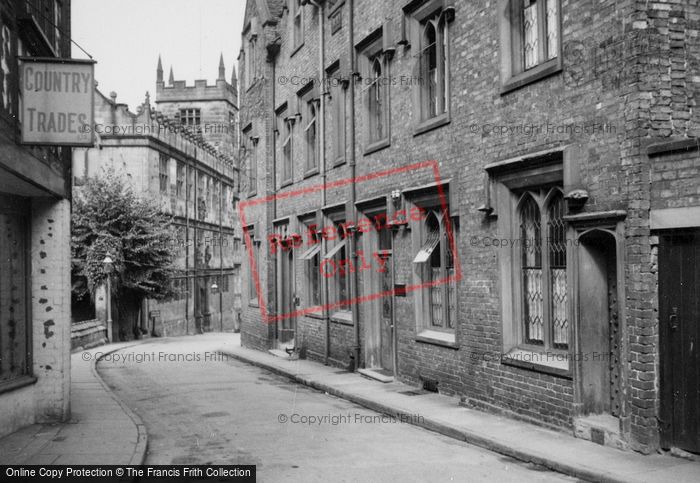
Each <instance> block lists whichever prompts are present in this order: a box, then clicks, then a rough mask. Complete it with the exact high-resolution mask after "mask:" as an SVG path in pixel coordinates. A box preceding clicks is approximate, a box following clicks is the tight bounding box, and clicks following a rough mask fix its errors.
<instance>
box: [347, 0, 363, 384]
mask: <svg viewBox="0 0 700 483" xmlns="http://www.w3.org/2000/svg"><path fill="white" fill-rule="evenodd" d="M354 4H355V2H354V1H353V0H348V37H349V42H348V51H349V54H350V55H349V59H350V70H351V71H353V70H354V66H355V47H354V45H355V32H354V28H355V22H354V20H353V19H354V13H355V8H354ZM349 117H350V159H349V162H348V164H349V165H350V176H351V179H352V183H351V184H350V187H351V189H350V204H351V207H350V210H351V212H352V216H353V218H352V219H353V220H354V223H357V206H356V205H355V202H356V199H357V186H356V183H355V177H356V176H357V174H356V164H355V76H354V75H353V73H352V72H351V73H350V116H349ZM353 231H354V230H353ZM350 253H351V256H352V263H353V266H355V267H356V266H357V239H356V238H355V236H354V235H353V236H352V237H350ZM358 288H359V287H358V279H357V271H355V270H353V271H351V272H350V299H351V300H356V299H357V296H358V293H359V291H358ZM350 309H351V310H352V321H353V328H354V329H355V345H354V346H353V348H352V352H353V357H354V358H355V370H356V371H357V370H358V369H359V367H360V310H359V307H358V304H357V303H353V304H351V306H350Z"/></svg>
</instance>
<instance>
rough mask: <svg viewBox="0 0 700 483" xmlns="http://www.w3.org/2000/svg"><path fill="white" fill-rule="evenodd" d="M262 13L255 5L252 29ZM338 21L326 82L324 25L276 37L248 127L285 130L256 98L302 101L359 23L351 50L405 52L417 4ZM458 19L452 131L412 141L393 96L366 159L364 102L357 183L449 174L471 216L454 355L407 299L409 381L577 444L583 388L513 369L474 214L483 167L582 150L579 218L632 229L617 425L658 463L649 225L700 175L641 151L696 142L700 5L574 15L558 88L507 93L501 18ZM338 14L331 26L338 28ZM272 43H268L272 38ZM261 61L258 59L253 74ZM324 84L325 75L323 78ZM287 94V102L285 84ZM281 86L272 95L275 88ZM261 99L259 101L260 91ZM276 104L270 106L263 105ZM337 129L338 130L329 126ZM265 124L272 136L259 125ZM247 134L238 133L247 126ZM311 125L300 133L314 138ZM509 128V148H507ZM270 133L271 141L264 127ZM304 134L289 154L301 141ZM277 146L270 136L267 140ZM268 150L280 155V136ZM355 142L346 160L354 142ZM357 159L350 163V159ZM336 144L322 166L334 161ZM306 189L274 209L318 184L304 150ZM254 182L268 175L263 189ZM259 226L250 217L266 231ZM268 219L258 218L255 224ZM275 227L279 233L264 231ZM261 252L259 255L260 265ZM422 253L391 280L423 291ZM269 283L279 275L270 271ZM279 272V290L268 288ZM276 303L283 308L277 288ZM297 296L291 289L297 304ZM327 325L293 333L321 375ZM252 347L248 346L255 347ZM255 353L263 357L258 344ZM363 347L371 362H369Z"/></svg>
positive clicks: (394, 68)
mask: <svg viewBox="0 0 700 483" xmlns="http://www.w3.org/2000/svg"><path fill="white" fill-rule="evenodd" d="M254 3H255V2H248V5H249V7H248V10H249V11H248V13H247V18H248V16H249V15H252V9H253V8H254V7H253V5H254ZM353 3H354V10H353V12H350V11H349V8H350V2H345V3H344V5H343V6H342V7H340V8H341V15H342V16H343V23H342V28H341V29H340V30H339V31H338V32H337V33H335V34H333V33H331V29H330V27H329V25H328V24H327V26H326V36H325V39H324V40H325V50H324V57H325V61H324V65H323V66H319V65H318V50H317V49H318V38H317V36H318V15H319V13H318V11H317V9H315V8H313V7H311V6H307V7H305V8H304V15H305V42H304V45H303V46H302V47H301V48H300V49H298V50H296V51H294V50H293V49H292V47H291V46H290V45H289V39H290V29H291V22H290V21H289V19H288V18H287V17H288V14H287V13H285V14H284V15H283V16H282V17H281V18H279V19H275V20H276V21H277V22H278V23H277V24H276V30H275V31H274V32H275V35H277V34H278V35H280V36H281V48H280V54H279V57H277V59H276V63H275V69H276V70H275V73H274V74H275V75H274V77H272V76H271V69H272V67H271V65H270V64H267V65H266V66H265V69H267V70H265V72H266V73H267V75H268V77H267V80H268V82H267V83H266V84H265V87H262V86H260V87H253V89H251V92H255V96H257V97H255V98H254V100H253V96H252V95H251V96H250V97H248V98H245V99H246V100H247V101H249V102H248V103H246V101H243V102H242V105H241V107H242V110H241V113H242V116H243V117H246V116H249V117H253V116H254V114H253V113H260V112H263V113H265V115H264V117H263V119H265V121H264V122H266V123H267V126H268V127H269V126H270V123H272V122H274V119H273V117H272V114H271V107H270V106H269V105H267V106H265V108H263V109H262V110H260V108H261V107H262V106H263V105H264V103H265V101H264V100H263V99H262V98H261V96H265V95H269V96H270V98H272V87H274V91H275V96H274V100H272V101H271V102H272V104H273V107H278V106H280V105H281V104H282V103H283V102H284V101H285V100H287V99H290V98H292V97H293V95H294V93H295V92H296V90H297V89H298V88H300V86H293V85H290V83H291V79H295V78H296V79H303V78H309V77H311V78H313V77H318V75H319V71H321V70H323V69H325V68H327V67H328V66H329V65H331V63H332V62H334V61H335V60H336V59H339V58H341V57H342V55H344V53H346V52H347V51H348V42H349V40H348V37H349V33H348V31H347V28H348V18H349V16H350V15H352V16H353V21H354V25H355V29H354V30H355V31H354V32H353V34H354V38H353V43H354V45H357V44H358V43H359V42H361V41H362V40H363V39H364V38H365V37H367V36H368V35H369V34H370V33H372V32H374V31H376V30H377V29H378V28H380V27H382V26H383V25H384V21H385V19H387V18H389V19H391V20H392V24H391V25H392V27H391V29H392V30H391V33H392V36H393V39H394V40H395V41H396V40H398V35H399V25H400V19H401V15H402V10H401V9H402V8H403V7H404V6H405V5H406V3H407V2H402V1H387V2H376V1H371V0H356V1H355V2H353ZM454 4H455V14H456V15H455V21H454V22H452V23H451V24H450V26H449V36H450V44H449V45H450V47H449V48H450V52H449V61H450V87H451V96H450V114H451V115H450V122H449V123H448V124H445V125H443V126H440V127H438V128H436V129H433V130H430V131H427V132H423V133H418V132H416V129H415V117H414V107H415V102H414V89H415V87H414V86H413V85H410V83H408V84H405V83H402V82H400V81H397V84H396V85H392V86H391V88H390V89H389V98H390V99H389V104H390V109H391V115H390V123H391V144H390V146H388V147H386V148H385V149H382V150H379V151H376V152H374V153H371V154H365V147H366V146H367V139H366V135H365V133H364V126H365V125H366V123H367V119H366V114H365V109H364V105H365V98H364V96H365V95H366V93H365V91H364V90H363V85H362V84H361V81H359V83H358V85H357V86H356V88H355V90H354V92H352V93H350V94H349V95H354V102H355V105H356V116H355V122H356V126H357V129H356V137H357V142H356V145H355V146H353V147H352V149H354V150H355V152H354V156H355V158H356V160H357V165H356V169H357V175H359V176H361V175H365V174H371V173H376V172H379V171H381V170H385V169H389V168H394V167H400V166H406V165H408V164H410V163H414V162H419V161H425V160H437V161H438V163H439V166H440V175H441V177H442V179H444V180H447V179H449V180H450V190H451V191H452V193H451V199H452V200H453V202H454V204H453V206H451V207H450V209H451V211H452V212H453V213H458V215H459V234H458V237H457V239H456V243H457V249H458V255H459V259H460V261H461V264H462V267H463V272H464V276H463V279H462V280H461V281H460V282H459V283H458V300H457V304H458V314H459V316H458V321H457V327H456V329H455V340H456V346H457V348H452V347H445V346H444V345H439V344H427V343H425V342H422V341H418V340H417V337H416V336H417V333H418V331H419V330H420V328H421V327H422V326H423V322H424V321H422V320H417V316H416V311H415V307H414V303H415V300H414V297H412V296H410V295H409V296H408V297H405V298H403V297H396V298H395V300H394V302H395V304H394V306H395V319H396V321H397V326H396V330H397V337H398V355H399V357H398V359H399V370H398V372H399V378H400V379H402V380H404V381H407V382H409V383H413V384H420V379H421V377H428V378H433V379H437V380H438V381H439V388H440V391H441V392H444V393H446V394H457V395H460V396H463V399H464V401H465V402H467V403H469V404H473V405H475V406H478V407H483V408H491V409H493V410H496V409H498V410H504V411H507V412H511V413H513V414H517V415H518V416H519V417H523V418H526V419H529V420H531V421H536V422H540V423H542V424H547V425H550V426H553V427H559V428H563V429H567V430H568V429H570V428H571V427H572V422H573V419H574V417H575V415H576V410H577V409H576V405H577V403H576V396H575V384H574V382H573V381H572V380H571V378H569V377H561V376H555V375H551V374H545V373H542V372H537V371H533V370H525V369H522V368H518V367H513V366H509V365H505V364H503V363H501V360H500V354H501V353H502V352H503V337H504V334H503V330H504V329H503V317H504V314H502V303H501V295H500V290H501V289H500V287H501V282H502V281H501V280H500V278H499V258H500V257H503V256H505V254H504V252H503V250H504V249H502V248H494V247H485V246H483V245H482V244H479V243H476V244H474V243H473V240H483V239H485V238H487V239H492V238H499V237H500V236H501V235H502V234H501V233H499V231H498V227H497V222H496V219H495V218H488V217H486V216H484V215H483V214H482V213H481V212H479V211H477V207H479V206H481V205H482V204H484V203H485V202H486V201H487V200H486V199H485V195H484V180H485V171H484V169H485V167H486V166H487V165H489V164H491V163H494V162H498V161H503V160H506V159H512V158H515V157H517V156H521V155H525V154H532V153H538V152H542V151H545V150H563V149H564V148H565V147H566V146H569V145H572V144H580V145H582V146H583V155H582V158H581V159H580V160H579V163H578V165H577V167H578V170H579V171H580V177H581V179H580V184H581V185H582V186H584V187H585V188H586V190H587V192H588V195H589V199H588V202H587V203H586V205H585V207H584V208H583V209H582V210H581V211H580V213H595V212H606V211H611V210H623V211H626V217H625V221H624V228H623V235H622V236H623V238H624V259H625V263H626V264H625V271H624V280H621V281H620V283H622V284H623V285H624V287H625V290H626V300H625V301H624V303H625V304H626V314H627V315H626V320H624V321H623V323H624V324H625V328H626V331H625V333H626V334H627V339H626V340H624V341H623V346H624V347H626V348H627V349H626V350H628V357H627V358H624V359H623V360H625V361H628V362H625V363H624V364H625V367H624V369H625V373H626V374H628V378H627V380H625V381H624V382H623V386H624V391H623V392H624V395H623V398H624V399H625V404H626V406H625V407H627V408H628V410H627V411H628V412H627V413H626V415H625V418H624V420H625V422H624V424H623V426H624V428H623V432H625V434H624V437H625V438H627V439H629V442H630V445H631V447H632V448H634V449H637V450H639V451H643V452H649V451H651V450H653V449H654V448H655V447H656V446H657V445H658V431H657V422H656V419H655V418H656V415H657V414H658V404H659V396H658V373H657V366H658V351H657V347H658V335H657V332H658V330H657V328H658V320H657V281H656V266H655V263H656V262H655V247H654V244H653V243H654V238H653V237H652V236H651V235H652V233H651V231H650V228H649V210H650V208H651V207H658V208H661V207H673V206H692V205H695V206H697V205H698V201H700V200H698V195H699V192H698V188H697V185H698V183H697V179H698V167H699V166H698V163H697V162H695V161H693V160H692V159H690V158H688V157H684V158H683V159H675V158H673V157H671V158H668V157H664V158H663V159H659V160H656V161H653V162H652V163H651V164H650V161H649V157H648V156H647V153H646V146H648V145H649V144H650V143H652V142H657V141H658V140H665V139H669V138H686V137H693V136H697V135H698V122H697V121H698V119H697V115H698V114H697V112H696V110H695V109H694V108H693V106H694V104H695V102H696V92H697V90H698V84H699V83H700V76H699V75H698V67H699V64H700V61H698V59H696V57H697V56H694V55H692V54H691V53H692V52H696V51H697V47H698V46H697V42H698V36H697V27H698V21H699V19H700V10H699V8H698V5H697V4H696V2H693V3H692V4H684V5H681V4H680V3H679V2H675V1H668V2H654V3H653V4H651V5H648V4H647V2H641V1H638V0H624V1H612V0H601V1H599V2H595V3H594V2H590V1H580V2H579V1H577V2H574V1H572V0H562V2H561V12H562V29H561V36H562V52H561V58H562V70H561V72H558V73H555V74H553V75H550V76H548V77H545V78H542V79H540V80H537V81H535V82H531V83H529V84H526V85H524V86H522V87H520V88H518V89H515V90H512V91H510V92H507V93H502V92H501V90H500V87H501V56H500V54H499V52H500V45H501V39H500V36H499V28H500V20H501V17H500V14H499V5H502V4H501V3H499V2H497V1H494V0H476V1H470V2H467V1H466V0H458V1H456V2H454ZM326 13H327V12H326ZM272 37H273V38H274V36H272ZM416 49H417V46H415V45H409V46H401V45H399V46H397V47H396V52H395V55H394V57H393V59H392V60H391V62H390V72H389V75H390V76H391V77H392V78H394V79H398V80H400V79H401V76H404V77H410V76H414V75H415V72H416V70H415V62H416V60H415V59H416V55H417V52H416ZM259 58H260V56H259ZM320 67H322V69H321V68H320ZM281 77H284V79H285V82H284V85H279V84H280V83H279V79H280V78H281ZM271 84H274V86H272V85H271ZM255 89H258V90H255ZM265 89H267V90H265ZM326 120H327V122H330V115H329V114H327V117H326ZM257 122H260V123H261V124H262V122H263V121H262V119H259V120H258V121H257ZM242 124H244V123H242ZM302 124H303V121H302ZM500 126H502V127H503V128H504V129H503V132H499V131H498V127H500ZM259 127H263V126H261V125H259ZM298 127H299V126H298V123H297V125H295V129H296V130H297V134H296V137H295V143H296V144H295V146H299V145H301V143H302V141H303V137H302V136H301V134H300V133H299V131H298ZM270 131H271V130H270ZM270 131H268V132H267V133H260V134H259V135H260V136H261V138H262V137H265V139H266V140H267V142H268V144H267V145H268V146H272V144H271V143H269V141H270V136H272V135H273V134H272V133H271V132H270ZM349 134H350V133H349V131H348V142H349V140H350V136H349ZM348 149H351V148H348ZM330 150H331V146H330V143H329V144H328V145H327V147H326V157H327V159H331V158H332V156H331V154H330V153H331V151H330ZM295 153H296V154H295V156H294V184H293V185H292V186H290V187H286V188H282V189H281V190H280V192H282V193H284V192H285V191H288V190H291V189H300V188H303V187H306V186H310V185H312V184H314V183H318V178H319V176H315V177H311V178H304V176H303V162H304V158H303V149H301V150H297V151H295ZM271 160H272V155H271V153H269V152H268V153H267V157H266V163H267V164H266V168H267V173H268V179H267V182H268V184H267V187H268V190H270V191H268V193H271V192H274V185H273V184H272V183H273V181H274V180H273V179H272V175H271V173H272V171H271V164H270V163H271ZM351 172H352V171H351V167H350V166H349V165H348V164H344V165H341V166H339V167H333V168H329V170H328V172H327V180H328V181H334V180H340V179H345V178H348V177H349V176H351ZM259 176H260V173H259ZM434 181H435V179H434V176H433V175H432V173H431V172H430V171H429V170H425V171H420V170H417V171H415V172H411V173H403V174H402V175H401V176H400V177H395V178H392V179H387V178H378V179H376V180H373V181H372V182H368V183H358V184H357V186H356V189H357V199H359V200H362V199H370V198H373V197H376V196H387V195H389V194H390V193H391V191H392V190H395V189H406V188H411V187H416V186H421V185H425V184H427V183H431V182H434ZM326 199H327V200H332V201H326V204H330V203H332V202H339V201H341V200H342V201H346V200H349V199H350V194H349V189H348V188H346V187H341V188H334V189H329V190H328V192H327V198H326ZM322 204H323V201H322V200H321V199H320V197H319V196H316V194H314V195H311V196H307V197H304V198H301V197H299V198H298V199H296V198H295V199H289V200H288V201H285V203H284V204H281V205H279V206H277V207H276V211H275V212H274V215H273V217H274V218H275V219H278V218H282V217H286V216H289V217H291V218H292V219H293V218H294V217H295V216H298V215H300V214H303V213H306V212H308V211H310V210H311V209H317V208H320V207H321V206H322ZM266 215H269V213H267V214H266V213H264V212H263V211H259V212H257V213H256V214H254V215H252V216H254V217H257V216H266ZM256 219H258V218H256ZM260 219H261V220H264V221H265V222H266V223H268V226H269V222H270V218H260ZM263 252H265V250H263ZM414 252H415V247H414V246H413V244H412V242H411V235H410V234H409V233H408V232H406V231H405V230H399V232H398V233H397V234H396V235H395V238H394V257H395V263H396V268H395V270H396V275H397V278H400V279H403V280H411V279H412V276H413V275H412V274H413V266H412V259H413V254H414ZM268 270H270V267H268ZM269 273H270V272H269V271H268V273H267V275H269ZM265 287H267V289H268V293H270V294H271V293H272V292H273V291H274V290H273V284H272V283H270V282H269V280H268V281H267V283H266V284H265ZM298 288H299V287H297V289H298ZM361 313H362V317H361V319H360V320H359V321H356V322H357V323H359V324H360V328H361V330H360V333H361V334H364V324H367V323H370V320H371V311H370V310H368V309H367V308H366V307H363V308H361ZM250 317H251V318H249V324H250V325H248V326H247V329H246V331H244V336H243V340H244V343H248V344H250V345H257V346H262V345H264V344H262V341H263V340H265V335H266V332H265V331H264V330H262V329H261V328H260V327H256V326H255V322H254V320H253V318H252V316H250ZM324 324H325V322H324V321H323V320H321V319H317V318H310V317H307V318H305V319H304V320H300V321H299V331H300V338H301V339H302V340H303V341H304V343H305V344H306V345H307V349H308V352H309V354H310V357H312V358H315V359H321V358H322V356H323V353H324V344H325V333H324V331H325V326H324ZM346 329H347V328H346V327H338V326H337V324H334V325H331V353H332V355H331V357H332V358H333V359H336V358H338V357H340V359H338V360H340V361H345V359H342V357H343V353H344V352H345V353H347V351H348V349H349V348H350V347H351V346H352V344H353V343H354V334H353V333H352V331H349V330H346ZM246 332H249V333H250V335H246ZM253 341H254V342H253ZM363 346H364V344H363Z"/></svg>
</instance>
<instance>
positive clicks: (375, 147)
mask: <svg viewBox="0 0 700 483" xmlns="http://www.w3.org/2000/svg"><path fill="white" fill-rule="evenodd" d="M389 146H391V141H390V140H389V138H386V139H382V140H381V141H376V142H374V143H372V144H370V145H369V146H367V148H366V149H365V152H364V155H365V156H367V155H369V154H372V153H376V152H377V151H381V150H382V149H384V148H388V147H389Z"/></svg>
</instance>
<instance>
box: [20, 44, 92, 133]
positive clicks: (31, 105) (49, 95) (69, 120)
mask: <svg viewBox="0 0 700 483" xmlns="http://www.w3.org/2000/svg"><path fill="white" fill-rule="evenodd" d="M19 71H20V93H21V102H20V106H21V110H22V112H21V118H20V120H21V122H22V144H37V145H57V146H93V144H94V138H93V129H92V126H93V124H94V99H95V98H94V94H95V62H94V61H92V60H78V59H57V58H38V57H20V61H19Z"/></svg>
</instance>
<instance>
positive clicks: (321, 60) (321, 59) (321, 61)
mask: <svg viewBox="0 0 700 483" xmlns="http://www.w3.org/2000/svg"><path fill="white" fill-rule="evenodd" d="M309 3H310V4H312V5H313V6H314V7H316V8H317V9H318V32H319V34H318V81H319V90H318V92H319V99H320V106H319V109H318V113H317V115H316V118H317V119H319V136H320V137H319V139H320V146H319V154H320V160H321V173H320V174H321V183H322V185H323V189H322V190H321V206H326V204H327V196H328V194H327V192H326V179H327V170H326V93H325V90H326V82H325V75H324V73H325V70H324V65H325V63H326V61H325V52H324V50H325V38H324V33H325V31H324V25H325V19H324V14H323V4H322V3H320V2H319V1H318V0H309ZM322 221H323V223H322V225H323V228H325V225H326V221H325V218H324V219H323V220H322ZM321 243H322V250H321V252H322V253H326V252H327V251H328V250H327V249H328V243H327V242H326V240H325V239H322V240H321ZM322 278H323V292H324V297H325V301H326V306H328V302H329V288H328V279H327V278H325V277H322ZM324 312H325V313H324V320H325V322H326V326H325V334H324V343H325V351H324V357H323V359H324V363H325V364H326V365H328V364H329V363H330V358H331V319H330V316H331V314H330V310H329V309H328V308H326V309H325V310H324Z"/></svg>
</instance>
